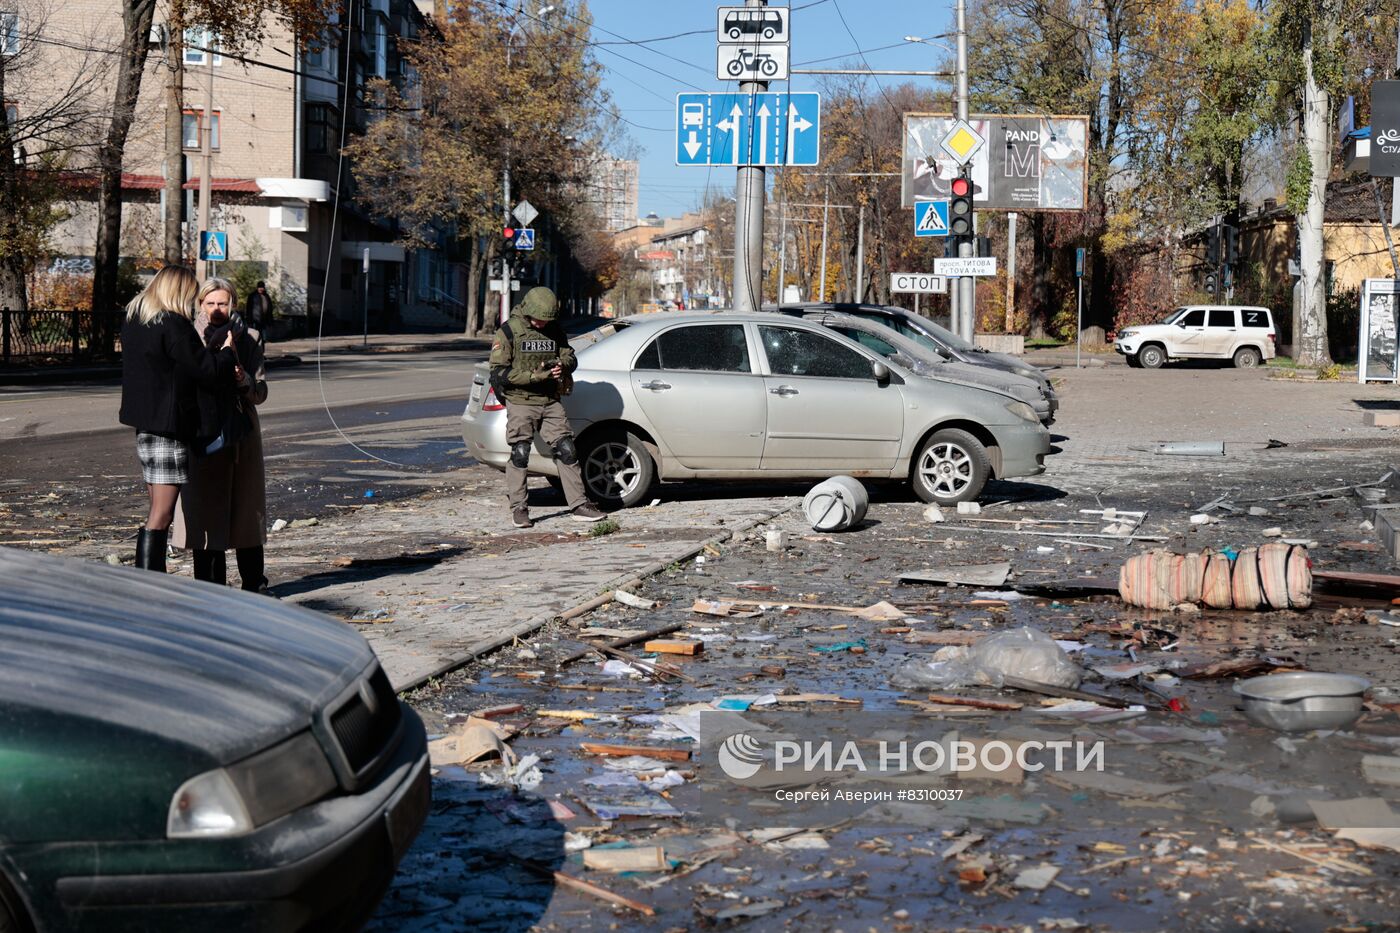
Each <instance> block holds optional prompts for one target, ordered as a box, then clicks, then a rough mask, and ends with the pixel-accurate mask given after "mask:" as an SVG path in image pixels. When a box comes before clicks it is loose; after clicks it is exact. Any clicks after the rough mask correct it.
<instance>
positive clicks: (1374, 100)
mask: <svg viewBox="0 0 1400 933" xmlns="http://www.w3.org/2000/svg"><path fill="white" fill-rule="evenodd" d="M1397 176H1400V81H1376V82H1375V83H1373V84H1372V85H1371V177H1372V178H1395V177H1397Z"/></svg>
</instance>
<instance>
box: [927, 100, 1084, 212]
mask: <svg viewBox="0 0 1400 933" xmlns="http://www.w3.org/2000/svg"><path fill="white" fill-rule="evenodd" d="M955 122H957V121H956V120H955V118H954V117H953V116H952V115H950V114H946V113H906V114H905V115H904V161H903V167H902V174H903V183H902V185H901V203H902V205H903V206H904V207H906V208H912V207H913V206H914V202H915V201H930V200H937V199H942V198H946V197H948V196H949V193H948V184H949V182H950V180H951V179H952V178H954V177H955V176H956V175H957V173H958V162H957V160H956V159H954V158H953V157H952V156H951V155H949V154H948V153H947V152H946V151H944V149H943V147H942V145H940V144H941V142H942V140H943V137H944V136H946V135H947V134H948V131H949V130H950V129H952V127H953V124H954V123H955ZM967 122H968V123H970V124H971V125H972V127H973V129H975V130H976V131H977V132H978V133H980V134H981V135H982V137H983V138H984V139H986V140H987V144H986V145H985V146H983V147H982V148H981V149H979V150H978V151H977V153H976V154H975V155H974V156H973V157H972V185H973V191H974V193H975V196H976V199H977V208H978V209H979V210H994V211H998V210H999V211H1080V210H1083V209H1084V205H1085V202H1086V201H1087V196H1088V182H1089V160H1088V155H1087V154H1088V139H1089V118H1088V117H1065V116H989V115H986V114H977V115H973V116H971V117H969V118H968V121H967Z"/></svg>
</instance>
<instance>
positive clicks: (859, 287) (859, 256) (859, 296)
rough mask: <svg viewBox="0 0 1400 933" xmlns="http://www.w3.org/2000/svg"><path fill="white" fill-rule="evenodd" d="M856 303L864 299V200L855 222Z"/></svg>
mask: <svg viewBox="0 0 1400 933" xmlns="http://www.w3.org/2000/svg"><path fill="white" fill-rule="evenodd" d="M853 300H854V301H855V302H856V303H857V304H859V303H860V302H862V301H864V300H865V202H864V201H862V202H861V205H860V220H859V222H858V223H857V224H856V294H855V298H854V299H853Z"/></svg>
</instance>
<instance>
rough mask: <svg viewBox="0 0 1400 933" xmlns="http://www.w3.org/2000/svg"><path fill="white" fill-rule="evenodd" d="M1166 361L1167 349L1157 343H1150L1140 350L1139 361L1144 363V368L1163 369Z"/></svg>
mask: <svg viewBox="0 0 1400 933" xmlns="http://www.w3.org/2000/svg"><path fill="white" fill-rule="evenodd" d="M1166 361H1167V351H1166V350H1163V349H1162V348H1161V347H1159V346H1157V345H1156V344H1155V343H1149V344H1148V345H1147V346H1145V347H1143V348H1142V349H1141V350H1139V351H1138V363H1140V364H1141V365H1142V368H1143V369H1161V368H1162V364H1163V363H1165V362H1166Z"/></svg>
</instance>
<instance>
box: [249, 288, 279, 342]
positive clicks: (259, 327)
mask: <svg viewBox="0 0 1400 933" xmlns="http://www.w3.org/2000/svg"><path fill="white" fill-rule="evenodd" d="M243 318H244V320H246V321H247V323H248V326H249V327H250V328H252V329H253V330H255V331H257V332H258V333H259V334H266V333H267V326H268V325H269V324H271V323H272V296H271V295H269V294H268V293H267V283H266V282H259V283H258V284H257V285H256V286H254V287H253V292H252V294H250V295H249V296H248V303H247V305H245V306H244V309H243Z"/></svg>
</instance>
